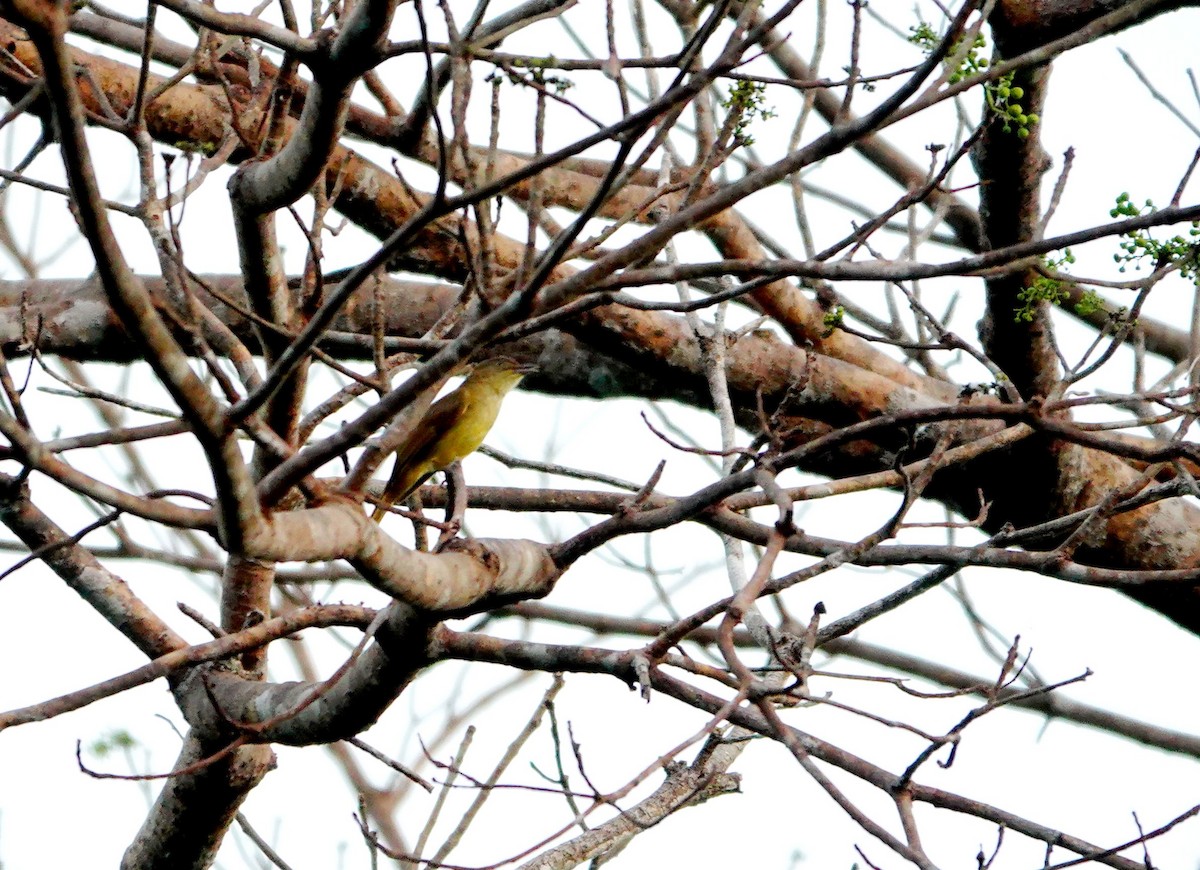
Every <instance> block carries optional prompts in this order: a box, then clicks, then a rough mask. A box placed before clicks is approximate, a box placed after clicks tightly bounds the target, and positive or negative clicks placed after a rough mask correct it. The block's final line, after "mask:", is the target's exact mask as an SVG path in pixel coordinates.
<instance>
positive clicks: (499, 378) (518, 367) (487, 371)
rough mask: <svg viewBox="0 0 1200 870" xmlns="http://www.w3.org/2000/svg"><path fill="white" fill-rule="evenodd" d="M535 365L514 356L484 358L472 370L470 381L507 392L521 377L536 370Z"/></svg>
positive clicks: (469, 376) (468, 377)
mask: <svg viewBox="0 0 1200 870" xmlns="http://www.w3.org/2000/svg"><path fill="white" fill-rule="evenodd" d="M534 369H535V367H534V366H532V365H529V364H528V363H523V362H520V361H519V360H515V359H513V358H512V357H507V356H500V357H496V358H494V359H488V360H484V361H483V362H481V363H479V364H478V365H476V366H475V368H473V369H472V370H471V374H470V375H468V376H467V380H468V382H473V383H476V384H479V385H481V386H486V387H488V388H490V389H493V390H496V391H497V392H500V393H507V392H508V391H509V390H511V389H512V388H513V387H515V386H516V385H517V384H519V383H520V382H521V378H523V377H525V375H527V374H529V373H530V372H532V371H534Z"/></svg>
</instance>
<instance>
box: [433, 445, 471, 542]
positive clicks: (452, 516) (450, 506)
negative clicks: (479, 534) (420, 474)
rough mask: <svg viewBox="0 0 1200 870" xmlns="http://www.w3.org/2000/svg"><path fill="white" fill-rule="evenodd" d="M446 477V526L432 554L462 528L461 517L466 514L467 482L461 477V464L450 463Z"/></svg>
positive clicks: (446, 470)
mask: <svg viewBox="0 0 1200 870" xmlns="http://www.w3.org/2000/svg"><path fill="white" fill-rule="evenodd" d="M445 475H446V525H445V527H444V528H443V529H442V533H441V535H439V536H438V542H437V544H436V545H434V548H433V550H434V552H435V553H436V552H440V551H441V549H442V548H443V547H444V546H446V543H447V542H448V541H450V540H451V539H452V538H453V537H454V536H455V535H457V534H458V532H459V530H460V529H461V528H462V521H463V517H464V516H465V515H466V513H467V480H466V478H465V477H463V470H462V463H461V462H457V461H456V462H451V463H450V464H449V465H448V466H446V469H445Z"/></svg>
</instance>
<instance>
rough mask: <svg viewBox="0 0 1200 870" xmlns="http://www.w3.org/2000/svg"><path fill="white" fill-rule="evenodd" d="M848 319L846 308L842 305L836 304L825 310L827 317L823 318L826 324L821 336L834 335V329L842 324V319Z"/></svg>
mask: <svg viewBox="0 0 1200 870" xmlns="http://www.w3.org/2000/svg"><path fill="white" fill-rule="evenodd" d="M845 319H846V308H845V306H842V305H835V306H833V307H832V308H829V309H827V310H826V312H825V317H824V318H822V320H823V321H824V324H825V330H824V331H823V332H822V333H821V338H829V336H831V335H833V333H834V330H836V329H837V328H838V327H840V326H841V325H842V321H843V320H845Z"/></svg>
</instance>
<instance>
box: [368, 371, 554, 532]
mask: <svg viewBox="0 0 1200 870" xmlns="http://www.w3.org/2000/svg"><path fill="white" fill-rule="evenodd" d="M531 370H532V367H531V366H527V365H524V364H522V363H520V362H518V361H516V360H514V359H511V358H509V357H497V358H495V359H489V360H485V361H484V362H481V363H479V364H478V365H476V366H475V368H474V369H473V370H472V371H471V373H470V374H469V375H467V378H466V380H464V381H463V382H462V384H460V385H459V387H458V389H456V390H455V391H454V392H452V393H449V394H447V395H445V396H443V397H442V398H440V399H438V400H437V401H436V402H434V403H433V404H432V405H431V406H430V407H429V410H428V411H426V412H425V415H424V416H423V417H421V419H420V421H419V422H418V423H417V425H416V426H414V427H413V429H412V432H410V433H409V435H408V437H407V438H406V439H405V440H404V442H403V443H402V444H401V445H400V446H399V447H398V448H396V464H395V466H394V467H393V468H392V475H391V477H390V478H388V482H387V485H386V486H385V487H384V489H383V496H382V497H381V498H380V499H379V501H378V502H377V506H376V508H375V513H374V514H373V515H372V517H371V519H373V520H374V521H375V522H379V521H380V520H382V519H383V517H384V516H385V515H386V514H387V512H388V509H389V508H390V507H391V506H392V505H393V504H395V503H396V502H401V503H402V502H403V501H404V500H405V499H406V498H408V497H409V496H410V495H412V493H413V491H414V490H415V489H416V488H417V487H418V486H420V485H421V484H422V483H424V482H425V480H426V479H428V478H429V477H430V476H431V475H432V474H433V473H434V472H435V471H441V470H442V469H444V468H446V467H447V466H449V465H452V464H453V463H455V462H458V461H459V460H460V459H465V458H466V457H467V456H470V455H471V454H472V453H474V452H475V451H476V450H478V449H479V445H481V444H482V443H483V439H484V438H486V437H487V433H488V431H489V430H490V429H491V428H492V424H493V423H495V422H496V417H497V416H499V414H500V405H501V404H502V403H503V401H504V397H505V396H506V395H507V394H508V392H509V390H511V389H512V388H513V387H515V386H516V385H517V384H519V383H520V382H521V379H522V378H524V377H525V375H527V374H528V373H529V372H530V371H531Z"/></svg>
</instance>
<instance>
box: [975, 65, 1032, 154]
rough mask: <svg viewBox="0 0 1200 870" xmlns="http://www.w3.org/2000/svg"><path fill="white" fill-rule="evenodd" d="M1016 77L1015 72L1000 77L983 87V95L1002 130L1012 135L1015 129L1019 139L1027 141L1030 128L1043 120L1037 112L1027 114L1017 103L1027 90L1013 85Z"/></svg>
mask: <svg viewBox="0 0 1200 870" xmlns="http://www.w3.org/2000/svg"><path fill="white" fill-rule="evenodd" d="M1015 75H1016V73H1015V72H1010V73H1008V74H1007V75H1003V76H1000V78H998V79H997V80H996V81H994V82H988V83H987V84H986V85H984V86H983V93H984V97H985V98H986V99H987V104H988V109H989V110H990V111H991V112H992V114H993V115H995V116H996V117H997V118H999V119H1000V122H1001V127H1000V129H1001V130H1003V131H1004V132H1005V133H1011V132H1012V131H1013V129H1014V128H1015V129H1016V131H1017V138H1018V139H1025V138H1028V136H1029V128H1030V127H1032V126H1033V125H1034V124H1036V123H1037V122H1038V121H1040V120H1041V118H1039V117H1038V115H1037V113H1036V112H1030V113H1029V114H1026V113H1025V109H1024V108H1023V107H1022V106H1021V104H1020V103H1018V102H1017V100H1019V99H1021V98H1022V97H1024V96H1025V89H1024V88H1023V87H1021V86H1020V85H1014V84H1013V76H1015Z"/></svg>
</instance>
